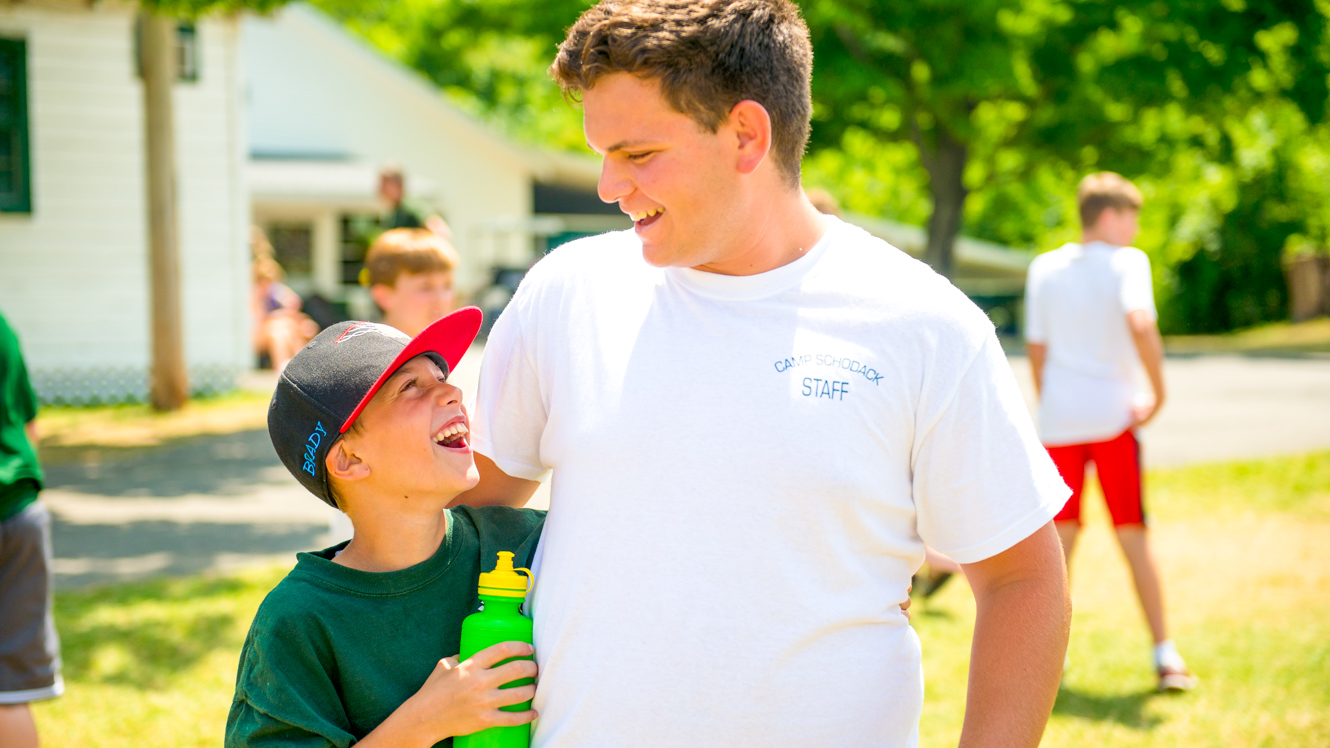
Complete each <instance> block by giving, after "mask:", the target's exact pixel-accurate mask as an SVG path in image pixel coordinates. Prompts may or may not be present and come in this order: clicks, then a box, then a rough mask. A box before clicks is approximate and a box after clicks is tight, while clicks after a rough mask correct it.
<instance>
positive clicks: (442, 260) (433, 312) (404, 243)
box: [363, 228, 461, 337]
mask: <svg viewBox="0 0 1330 748" xmlns="http://www.w3.org/2000/svg"><path fill="white" fill-rule="evenodd" d="M460 262H461V258H460V257H459V256H458V254H457V250H455V249H453V246H452V245H451V244H449V243H448V242H447V241H445V240H444V239H443V237H441V236H439V235H438V234H436V233H434V232H433V231H430V230H429V229H424V228H410V229H393V230H391V231H385V232H383V233H382V234H380V235H379V238H378V239H376V240H374V244H373V245H372V246H371V247H370V248H369V253H368V254H366V255H365V272H364V276H363V279H364V281H365V283H366V284H367V285H368V286H369V292H370V296H371V297H372V298H373V299H374V304H375V305H376V306H378V307H379V309H380V310H381V311H382V312H383V323H384V324H385V325H390V326H392V327H396V328H397V329H398V330H401V331H402V332H404V333H406V334H407V335H410V336H411V337H415V336H416V335H419V334H420V331H421V330H424V329H425V328H426V327H428V326H429V324H430V323H431V322H433V321H435V320H437V319H439V318H440V317H443V316H444V315H446V314H448V313H449V312H451V311H452V310H453V304H454V300H455V299H454V293H453V274H454V271H455V270H456V269H457V266H458V264H460Z"/></svg>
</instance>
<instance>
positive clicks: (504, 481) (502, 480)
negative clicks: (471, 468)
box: [448, 452, 540, 508]
mask: <svg viewBox="0 0 1330 748" xmlns="http://www.w3.org/2000/svg"><path fill="white" fill-rule="evenodd" d="M476 469H477V470H479V471H480V482H479V483H477V484H476V486H475V488H472V489H471V490H469V491H464V492H462V493H460V494H458V496H457V498H455V499H453V500H452V503H451V504H449V505H448V506H457V505H459V504H465V505H466V506H494V505H498V506H511V507H519V508H520V507H524V506H526V503H527V502H528V501H530V500H531V496H532V495H534V494H535V493H536V489H537V488H540V481H538V480H526V479H525V478H514V477H513V476H511V475H509V474H507V473H505V472H503V470H501V469H500V468H499V466H498V465H495V464H494V460H491V459H490V458H488V457H486V456H485V455H483V454H481V453H479V452H476Z"/></svg>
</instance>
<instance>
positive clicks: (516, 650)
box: [356, 642, 536, 748]
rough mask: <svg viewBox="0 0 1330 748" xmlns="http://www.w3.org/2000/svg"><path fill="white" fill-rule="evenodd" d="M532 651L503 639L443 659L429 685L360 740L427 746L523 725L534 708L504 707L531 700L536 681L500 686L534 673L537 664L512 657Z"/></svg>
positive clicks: (400, 747)
mask: <svg viewBox="0 0 1330 748" xmlns="http://www.w3.org/2000/svg"><path fill="white" fill-rule="evenodd" d="M531 654H532V649H531V645H530V644H526V643H524V642H502V643H500V644H495V645H494V646H492V647H489V648H487V649H482V650H481V651H479V652H477V653H476V654H475V655H474V656H472V657H471V658H470V659H468V660H466V661H464V662H461V663H459V662H458V661H457V658H456V657H448V658H446V659H443V660H439V664H438V665H437V666H436V667H435V668H434V672H433V673H431V674H430V676H429V679H428V680H426V681H425V685H423V686H421V687H420V690H419V691H417V692H416V694H415V695H414V696H412V697H411V698H409V699H407V700H406V701H405V702H404V703H403V704H402V705H401V706H399V707H398V708H397V710H396V711H394V712H393V713H392V714H390V715H389V716H388V719H386V720H384V721H383V723H382V724H380V725H379V726H378V727H377V728H375V729H374V731H373V732H371V733H370V734H369V735H366V736H365V739H364V740H362V741H360V742H359V743H357V744H356V745H358V746H361V748H386V747H387V746H393V747H394V748H410V747H414V746H421V747H422V748H429V747H430V746H432V745H434V744H435V743H437V742H439V741H440V740H443V739H444V738H449V737H455V736H457V735H470V734H471V733H473V732H479V731H480V730H484V729H485V728H487V727H507V726H512V725H524V724H527V723H529V722H531V721H533V720H534V719H535V718H536V712H535V710H531V709H528V710H527V711H524V712H505V711H502V710H500V709H499V707H501V706H512V705H513V704H520V703H522V702H524V701H528V700H530V699H531V698H532V697H533V696H535V694H536V687H535V686H534V685H527V686H516V687H514V688H500V686H502V685H503V684H505V683H511V682H512V681H515V680H519V679H521V678H534V677H536V663H534V662H532V661H531V660H514V661H512V662H508V663H505V664H503V665H499V666H498V667H495V665H496V664H498V663H499V662H502V661H504V660H507V659H509V658H512V657H527V656H529V655H531Z"/></svg>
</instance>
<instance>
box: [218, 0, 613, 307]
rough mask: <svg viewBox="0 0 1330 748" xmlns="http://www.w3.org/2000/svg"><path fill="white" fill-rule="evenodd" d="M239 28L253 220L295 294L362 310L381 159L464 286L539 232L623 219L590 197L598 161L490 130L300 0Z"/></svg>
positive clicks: (535, 249) (512, 257)
mask: <svg viewBox="0 0 1330 748" xmlns="http://www.w3.org/2000/svg"><path fill="white" fill-rule="evenodd" d="M242 38H243V50H244V59H245V70H246V74H245V100H246V107H247V113H246V121H247V122H248V136H249V149H250V151H249V152H250V160H249V164H248V167H247V173H248V175H249V189H250V195H251V201H252V205H253V210H254V221H255V223H256V224H258V225H259V226H260V227H262V228H264V229H265V230H266V231H267V233H268V234H269V237H270V239H272V240H273V243H274V245H275V246H276V247H277V252H278V259H279V260H281V261H282V262H283V264H284V265H285V266H286V267H287V271H288V276H289V278H290V280H289V281H288V283H289V285H291V286H292V287H293V288H295V289H296V290H297V291H299V292H302V293H307V294H308V293H311V292H317V293H319V294H320V295H322V296H324V297H325V298H328V299H330V300H333V301H339V302H346V303H347V305H348V307H349V311H350V312H351V313H352V314H353V315H355V316H365V315H366V314H369V313H371V307H370V306H369V300H368V294H367V293H366V292H365V291H364V289H361V288H360V287H359V286H358V285H357V282H356V274H357V272H358V271H359V269H360V262H359V261H360V259H361V257H362V253H363V251H364V249H365V247H364V243H365V242H364V238H365V237H364V234H365V228H366V227H369V226H372V222H373V221H374V219H375V218H376V217H377V215H378V213H379V212H380V211H381V210H383V207H382V206H381V205H379V204H378V203H377V202H376V193H377V188H378V179H377V176H378V172H379V169H380V168H382V167H383V166H385V165H387V164H394V165H397V166H400V167H401V168H402V169H403V171H404V172H405V173H406V175H407V185H406V186H407V190H406V191H407V195H408V198H409V200H408V202H409V203H411V202H414V204H415V206H416V207H419V208H423V209H425V211H436V212H438V213H440V214H441V215H442V216H443V217H444V218H445V219H446V220H447V221H448V223H449V224H450V226H451V228H452V230H453V241H454V244H455V245H456V247H457V249H458V252H459V253H460V254H461V256H462V260H463V262H462V267H461V269H460V271H459V273H458V276H457V285H458V289H459V291H460V292H461V294H462V295H463V296H464V297H466V296H471V295H474V293H475V292H477V291H479V290H480V289H482V288H483V287H485V286H487V285H489V284H490V283H491V282H492V270H493V268H494V267H496V266H499V267H514V268H525V267H526V266H527V265H529V264H530V263H531V262H532V261H533V260H534V259H535V258H536V257H538V256H539V254H540V248H541V239H542V237H548V236H561V235H563V236H566V235H568V234H569V232H571V233H588V232H590V233H599V232H601V231H606V230H610V229H617V228H627V227H629V226H630V225H631V224H630V223H629V221H628V219H627V218H626V217H624V216H623V215H622V213H620V212H619V210H618V208H616V207H615V206H613V205H605V204H604V203H601V202H600V201H599V199H598V198H596V195H595V186H596V180H597V179H598V177H599V172H600V168H599V163H598V161H597V160H596V159H595V158H591V157H585V158H579V157H577V156H562V155H554V154H549V153H543V152H540V151H537V150H535V149H531V148H525V147H521V146H519V145H516V144H514V143H512V142H510V141H509V140H507V139H505V138H503V137H500V136H499V135H497V134H496V133H495V132H493V131H492V130H490V129H489V128H487V127H485V126H483V125H482V124H480V123H479V122H477V121H475V120H474V119H472V118H471V117H469V116H467V115H466V114H464V113H462V112H461V111H459V110H458V109H457V108H456V107H454V106H453V105H451V104H449V103H448V101H447V100H446V99H445V98H444V97H443V96H442V94H441V92H440V91H439V89H438V88H437V87H436V86H434V85H433V84H432V83H431V82H429V81H428V80H427V79H425V78H424V77H422V76H421V75H420V74H418V73H416V72H415V71H413V70H410V69H409V68H406V67H404V66H402V65H400V64H398V63H396V62H393V61H391V60H389V59H387V58H385V57H384V56H383V55H382V54H381V53H379V52H378V51H377V50H375V49H373V48H372V47H370V46H369V45H368V44H367V43H366V42H364V41H363V40H361V39H359V38H357V37H355V36H353V35H352V34H350V33H349V32H347V31H346V30H345V29H343V28H342V27H341V26H340V25H338V24H337V23H336V22H335V21H333V20H332V19H330V18H328V17H327V16H325V15H323V14H322V13H321V12H320V11H318V10H316V9H314V8H313V7H311V6H309V5H306V4H303V3H295V4H292V5H289V6H286V7H284V8H283V9H281V10H279V11H277V12H275V13H273V14H272V15H271V16H268V17H249V18H246V19H245V22H244V24H243V32H242Z"/></svg>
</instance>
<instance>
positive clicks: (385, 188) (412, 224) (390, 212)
mask: <svg viewBox="0 0 1330 748" xmlns="http://www.w3.org/2000/svg"><path fill="white" fill-rule="evenodd" d="M379 200H380V201H381V202H382V203H383V205H384V207H385V208H386V209H387V212H385V213H384V215H383V216H382V217H381V218H380V219H379V228H381V229H383V230H384V231H392V230H393V229H421V228H425V229H429V230H430V231H433V232H434V233H436V234H438V235H439V237H440V238H442V239H443V240H444V241H445V242H451V241H452V240H453V231H452V229H451V228H449V226H448V222H447V221H445V220H443V216H440V215H439V214H438V213H429V214H428V215H427V216H426V217H425V218H424V219H422V218H421V215H423V214H424V213H425V211H417V210H414V209H413V208H412V207H411V206H409V205H408V204H407V198H406V175H404V174H403V173H402V168H401V167H400V166H397V165H395V164H389V165H387V166H385V167H383V168H382V169H381V170H380V171H379Z"/></svg>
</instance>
